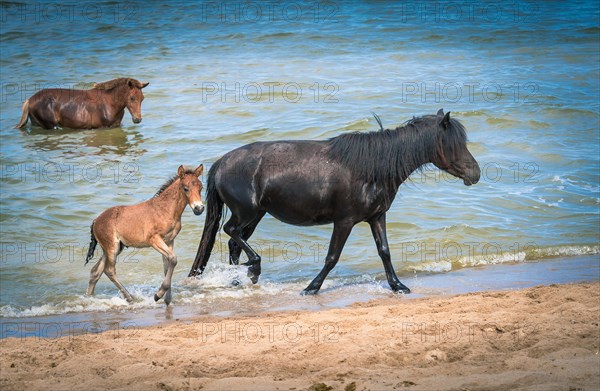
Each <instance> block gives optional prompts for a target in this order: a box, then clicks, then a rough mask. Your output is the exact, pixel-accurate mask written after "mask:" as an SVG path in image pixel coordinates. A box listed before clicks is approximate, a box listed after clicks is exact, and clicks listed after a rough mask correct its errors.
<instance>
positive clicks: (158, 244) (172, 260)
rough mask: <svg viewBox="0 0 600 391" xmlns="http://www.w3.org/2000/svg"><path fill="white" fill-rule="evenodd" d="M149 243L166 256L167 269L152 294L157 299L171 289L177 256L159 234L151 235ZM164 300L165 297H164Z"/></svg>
mask: <svg viewBox="0 0 600 391" xmlns="http://www.w3.org/2000/svg"><path fill="white" fill-rule="evenodd" d="M150 245H151V246H152V248H154V249H155V250H156V251H158V252H159V253H161V254H162V256H163V257H166V258H167V268H166V269H167V270H166V272H165V279H164V280H163V282H162V284H160V288H159V289H158V291H156V293H155V294H154V301H159V300H160V299H161V298H162V297H163V296H164V295H165V294H166V293H167V291H169V290H170V289H171V278H172V277H173V270H175V265H177V257H176V256H175V253H174V252H173V249H172V247H169V246H168V245H167V244H166V243H165V242H164V240H163V239H162V238H161V237H160V236H158V235H157V236H153V237H152V238H151V239H150ZM165 302H166V299H165ZM167 304H169V303H167Z"/></svg>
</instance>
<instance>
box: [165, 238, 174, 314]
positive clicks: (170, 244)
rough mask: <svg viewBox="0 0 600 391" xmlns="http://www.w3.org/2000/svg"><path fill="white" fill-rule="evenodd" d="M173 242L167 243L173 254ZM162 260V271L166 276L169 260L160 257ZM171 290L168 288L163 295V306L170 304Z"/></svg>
mask: <svg viewBox="0 0 600 391" xmlns="http://www.w3.org/2000/svg"><path fill="white" fill-rule="evenodd" d="M174 244H175V242H171V243H167V246H169V249H170V250H171V251H172V252H173V246H174ZM174 253H175V252H173V254H174ZM162 259H163V270H164V272H165V276H166V275H167V273H168V271H169V258H168V257H166V256H164V255H163V256H162ZM171 292H172V290H171V288H169V289H168V290H167V292H166V293H165V296H164V298H165V304H167V305H169V304H170V303H171Z"/></svg>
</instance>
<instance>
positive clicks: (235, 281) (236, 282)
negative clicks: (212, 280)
mask: <svg viewBox="0 0 600 391" xmlns="http://www.w3.org/2000/svg"><path fill="white" fill-rule="evenodd" d="M240 284H241V282H240V281H239V280H233V281H231V285H232V286H239V285H240Z"/></svg>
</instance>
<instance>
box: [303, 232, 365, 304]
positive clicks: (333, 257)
mask: <svg viewBox="0 0 600 391" xmlns="http://www.w3.org/2000/svg"><path fill="white" fill-rule="evenodd" d="M353 226H354V224H353V223H350V222H335V223H334V224H333V233H332V234H331V241H330V242H329V250H328V251H327V256H326V257H325V266H323V269H322V270H321V272H319V274H317V276H316V277H315V279H314V280H312V282H311V283H310V284H308V286H307V287H306V288H305V289H304V290H303V291H302V294H303V295H314V294H316V293H317V292H318V291H319V289H321V285H323V281H325V277H327V275H328V274H329V272H330V271H331V269H333V267H334V266H335V264H336V263H337V261H338V259H340V254H341V253H342V249H343V248H344V244H346V240H347V239H348V236H349V235H350V231H352V227H353Z"/></svg>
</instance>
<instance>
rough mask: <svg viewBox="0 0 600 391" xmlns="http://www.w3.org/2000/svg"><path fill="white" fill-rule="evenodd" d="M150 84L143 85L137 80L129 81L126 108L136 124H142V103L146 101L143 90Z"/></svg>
mask: <svg viewBox="0 0 600 391" xmlns="http://www.w3.org/2000/svg"><path fill="white" fill-rule="evenodd" d="M148 84H149V83H142V82H140V81H138V80H135V79H129V80H127V87H129V89H128V93H127V103H126V107H127V110H129V114H131V119H132V120H133V123H134V124H139V123H140V122H142V101H143V100H144V93H143V92H142V88H144V87H146V86H147V85H148Z"/></svg>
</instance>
